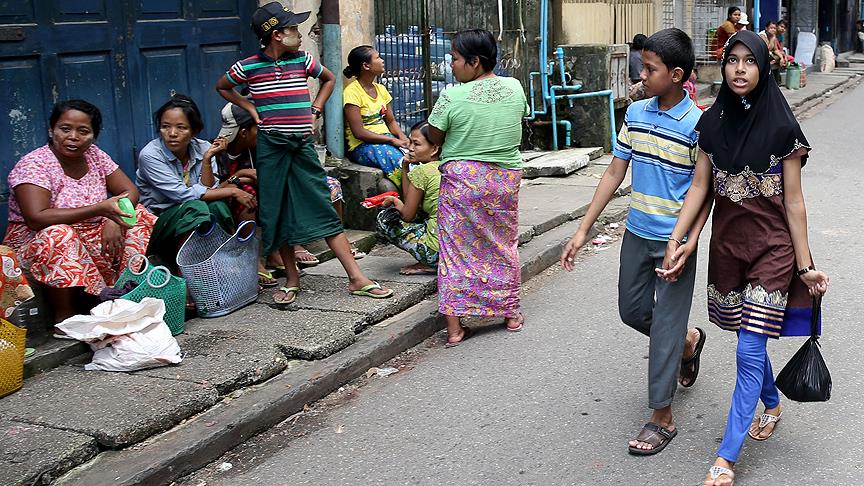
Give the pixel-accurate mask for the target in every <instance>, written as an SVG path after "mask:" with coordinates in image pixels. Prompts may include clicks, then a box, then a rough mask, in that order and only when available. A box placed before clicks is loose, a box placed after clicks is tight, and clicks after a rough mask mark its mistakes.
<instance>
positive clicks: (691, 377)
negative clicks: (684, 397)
mask: <svg viewBox="0 0 864 486" xmlns="http://www.w3.org/2000/svg"><path fill="white" fill-rule="evenodd" d="M696 330H697V331H699V341H697V342H696V351H695V352H694V353H693V356H691V357H690V359H688V360H687V361H682V362H681V372H680V373H679V374H678V383H680V384H681V386H683V387H684V388H690V387H691V386H693V384H694V383H696V378H698V377H699V357H700V356H702V347H704V346H705V338H706V334H705V331H703V330H702V329H701V328H698V327H697V328H696ZM685 379H687V384H686V385H685V384H684V380H685Z"/></svg>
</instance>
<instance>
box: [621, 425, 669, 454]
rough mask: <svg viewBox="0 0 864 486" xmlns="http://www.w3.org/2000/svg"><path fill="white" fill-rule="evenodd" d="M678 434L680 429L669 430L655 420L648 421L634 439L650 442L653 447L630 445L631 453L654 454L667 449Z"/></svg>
mask: <svg viewBox="0 0 864 486" xmlns="http://www.w3.org/2000/svg"><path fill="white" fill-rule="evenodd" d="M676 435H678V429H674V430H669V429H667V428H666V427H661V426H660V425H658V424H655V423H654V422H648V423H647V424H645V425H644V426H643V427H642V430H640V431H639V435H637V436H636V438H635V439H633V440H636V441H638V442H645V443H646V444H650V445H651V449H640V448H638V447H633V446H628V449H629V450H630V454H633V455H636V456H652V455H654V454H657V453H658V452H660V451H662V450H663V449H665V448H666V446H667V445H669V443H670V442H672V439H674V438H675V436H676Z"/></svg>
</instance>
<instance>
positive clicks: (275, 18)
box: [252, 2, 311, 39]
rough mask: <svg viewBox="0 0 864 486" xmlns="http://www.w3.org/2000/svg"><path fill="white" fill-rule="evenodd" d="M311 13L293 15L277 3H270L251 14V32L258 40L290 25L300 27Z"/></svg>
mask: <svg viewBox="0 0 864 486" xmlns="http://www.w3.org/2000/svg"><path fill="white" fill-rule="evenodd" d="M310 13H311V12H300V13H294V12H292V11H290V10H288V7H284V6H283V5H282V4H281V3H279V2H270V3H268V4H267V5H264V6H263V7H259V8H258V9H257V10H255V13H253V14H252V30H253V31H255V35H257V36H258V38H259V39H263V38H264V36H265V35H266V34H269V33H271V32H273V31H274V30H278V29H282V28H285V27H288V26H291V25H300V24H302V23H303V22H305V21H306V19H308V18H309V14H310Z"/></svg>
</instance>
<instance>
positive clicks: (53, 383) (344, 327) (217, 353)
mask: <svg viewBox="0 0 864 486" xmlns="http://www.w3.org/2000/svg"><path fill="white" fill-rule="evenodd" d="M861 72H864V69H860V70H858V69H854V65H853V68H840V69H838V70H837V71H836V72H835V73H833V74H832V75H822V76H816V75H811V76H810V77H809V78H808V86H807V88H804V89H802V90H798V91H795V92H788V93H789V94H787V97H788V98H789V99H790V104H791V105H793V107H794V108H796V109H806V106H808V105H807V104H808V103H810V102H812V101H813V100H814V99H816V100H818V98H819V97H820V96H821V95H822V94H824V93H826V92H828V91H830V90H835V89H838V88H840V87H842V86H843V85H844V84H848V83H852V82H857V80H858V79H859V78H860V76H859V77H856V75H857V74H858V73H861ZM820 90H821V91H820ZM784 92H787V91H786V90H784ZM597 155H598V154H597V153H596V152H595V151H592V150H590V149H587V150H586V149H582V150H573V151H572V152H564V151H562V152H559V153H556V154H549V155H545V156H544V154H539V153H536V154H528V155H526V159H532V160H531V165H532V167H533V168H532V169H530V170H527V171H526V179H525V180H524V182H523V187H522V189H521V191H520V257H521V263H522V277H523V281H527V280H528V279H529V278H531V277H532V276H534V275H536V274H537V273H539V272H540V271H542V270H544V269H545V268H547V267H549V266H550V265H552V264H554V263H555V262H556V261H557V259H558V255H559V253H560V249H561V247H562V245H563V243H564V242H565V241H566V239H567V238H569V236H570V235H572V233H573V232H574V231H575V229H576V227H577V226H578V221H576V220H577V219H578V218H580V217H582V215H584V212H585V211H586V210H587V206H588V204H589V202H590V199H591V196H592V194H593V192H594V188H595V187H596V185H597V183H598V181H599V180H600V176H601V174H602V172H603V170H604V169H605V166H606V164H608V163H609V160H611V156H609V155H605V156H603V157H600V158H597V159H595V160H593V161H591V162H588V160H587V159H590V158H591V157H596V156H597ZM577 160H578V161H579V162H578V163H574V162H573V161H577ZM562 161H563V162H565V163H564V164H560V162H562ZM586 165H587V166H586ZM559 166H560V167H559ZM562 167H563V168H562ZM580 167H582V168H581V169H580ZM576 169H579V170H578V171H577V172H575V173H572V174H570V175H567V176H563V175H559V176H558V177H544V176H543V175H544V174H562V172H563V173H568V172H569V171H571V170H576ZM528 176H538V177H536V178H533V179H527V177H528ZM624 186H625V188H624V189H623V190H622V191H621V192H620V195H624V194H626V193H627V192H629V182H627V183H625V185H624ZM627 203H628V200H627V198H626V197H621V198H618V199H616V200H615V201H613V203H612V204H611V205H610V207H609V209H608V210H607V212H606V213H605V215H604V217H605V218H606V220H607V221H615V220H620V219H621V218H622V217H623V216H624V214H626V206H627ZM352 240H354V241H356V242H357V243H358V245H359V246H360V248H361V249H364V250H365V249H369V248H370V246H371V245H372V244H374V237H372V236H371V235H370V234H369V233H363V232H353V233H352ZM310 249H311V250H313V251H315V250H317V251H316V252H317V253H319V254H320V255H321V257H322V258H323V257H326V256H327V255H326V252H324V251H323V249H322V248H320V247H316V246H314V245H313V246H310ZM359 263H360V265H361V267H362V268H363V269H364V271H366V272H367V274H368V275H369V276H370V277H371V278H373V279H376V280H378V281H380V282H381V283H382V284H385V285H387V286H389V287H392V288H393V289H394V290H396V296H395V297H394V298H392V299H388V300H373V299H363V298H357V297H351V296H349V295H348V293H347V291H346V290H347V284H348V282H347V278H346V277H345V276H344V273H343V272H342V270H341V267H340V266H339V265H338V263H337V262H335V261H328V262H325V263H322V264H321V265H319V266H317V267H314V268H311V269H309V270H308V272H307V273H308V274H307V275H306V276H305V277H303V278H302V279H301V285H302V287H303V290H302V291H301V293H300V295H299V296H298V299H297V303H296V304H295V305H293V306H292V307H291V308H290V309H289V310H284V311H280V310H276V309H272V308H271V307H269V306H268V303H269V302H270V301H271V299H270V296H269V295H268V294H263V295H262V296H261V298H260V299H259V302H258V303H256V304H253V305H250V306H248V307H246V308H244V309H241V310H239V311H237V312H235V313H233V314H231V315H229V316H226V317H223V318H218V319H208V320H203V319H194V320H191V321H189V322H187V325H186V329H187V332H186V333H185V334H183V335H181V336H178V342H179V343H180V346H181V348H182V349H183V351H184V353H185V357H184V361H183V363H181V364H180V365H178V366H171V367H163V368H157V369H153V370H146V371H141V372H136V373H129V374H125V373H104V372H95V371H94V372H85V371H84V370H83V369H82V367H81V366H80V364H81V363H82V362H86V361H87V360H89V356H87V355H86V354H84V355H81V350H82V346H81V345H76V344H70V343H65V342H64V343H52V344H51V346H49V347H48V348H45V349H42V350H40V351H42V352H44V355H43V356H42V360H41V361H40V360H31V361H30V363H29V367H28V373H30V374H31V375H35V376H32V377H31V378H29V379H27V380H26V382H25V385H24V388H23V389H22V390H21V391H19V392H17V393H15V394H13V395H11V396H9V397H6V398H3V399H0V417H2V419H0V437H2V438H3V440H2V441H0V484H4V485H5V484H8V485H23V484H47V483H50V482H51V481H52V480H54V479H56V478H58V477H59V476H60V475H62V474H63V473H65V472H67V471H69V470H70V469H73V468H76V466H80V467H77V468H76V469H74V470H73V471H71V472H70V473H68V474H67V475H66V476H64V477H63V478H62V479H61V480H60V483H61V484H162V483H167V482H170V481H171V480H172V479H174V478H176V477H179V476H181V475H183V474H185V473H188V472H189V471H191V470H194V469H196V468H197V467H200V466H203V465H204V464H206V463H207V462H209V461H210V460H212V459H214V458H216V457H218V456H219V455H221V454H222V453H223V452H225V451H227V450H229V449H231V448H232V447H234V446H236V445H237V444H239V443H242V442H243V441H245V440H246V439H248V438H249V437H251V436H253V435H255V434H257V433H259V432H261V431H262V430H266V429H267V428H269V427H271V426H273V425H275V424H277V423H279V422H280V421H282V420H283V419H285V418H287V417H289V416H291V415H292V414H294V413H296V412H297V411H300V410H302V408H303V406H304V405H305V404H306V403H309V402H312V401H315V400H317V399H319V398H321V397H323V396H326V395H327V394H328V393H329V392H331V391H333V390H335V389H336V388H338V387H339V386H340V385H341V384H343V383H345V382H347V381H350V380H351V379H353V378H355V377H357V376H359V375H360V374H362V373H364V372H365V371H366V370H367V369H369V368H370V367H372V366H375V365H378V364H380V363H382V362H384V361H386V360H388V359H389V358H391V357H393V356H395V355H397V354H398V353H400V352H402V351H404V350H405V349H408V348H410V347H412V346H414V345H415V344H417V343H419V342H421V341H423V340H424V339H426V338H428V337H429V336H431V335H432V334H433V333H435V332H437V331H438V330H440V329H441V323H440V322H439V321H438V320H437V312H436V311H437V306H436V302H435V299H434V296H433V294H434V292H435V278H434V277H432V276H401V275H399V274H398V269H399V268H400V267H401V266H403V265H406V264H410V263H413V259H412V258H411V257H410V256H408V255H407V254H405V253H403V252H401V251H398V250H396V249H394V248H392V247H388V246H382V245H379V246H376V247H375V248H372V249H371V251H370V254H369V256H367V257H366V258H364V259H362V260H360V261H359ZM76 355H77V357H76ZM46 356H47V357H50V359H46ZM70 358H72V359H71V361H69V360H70ZM61 362H62V363H64V364H63V365H62V366H59V367H57V368H56V369H53V370H51V371H47V372H43V373H41V374H37V373H39V372H40V371H45V370H46V369H50V368H52V367H54V366H56V364H57V363H61ZM85 463H86V464H85Z"/></svg>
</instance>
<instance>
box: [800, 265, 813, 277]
mask: <svg viewBox="0 0 864 486" xmlns="http://www.w3.org/2000/svg"><path fill="white" fill-rule="evenodd" d="M810 270H816V267H814V266H813V265H810V266H807V267H804V268H802V269H800V270H798V276H799V277H800V276H801V275H804V274H805V273H807V272H809V271H810Z"/></svg>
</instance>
